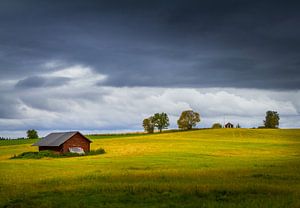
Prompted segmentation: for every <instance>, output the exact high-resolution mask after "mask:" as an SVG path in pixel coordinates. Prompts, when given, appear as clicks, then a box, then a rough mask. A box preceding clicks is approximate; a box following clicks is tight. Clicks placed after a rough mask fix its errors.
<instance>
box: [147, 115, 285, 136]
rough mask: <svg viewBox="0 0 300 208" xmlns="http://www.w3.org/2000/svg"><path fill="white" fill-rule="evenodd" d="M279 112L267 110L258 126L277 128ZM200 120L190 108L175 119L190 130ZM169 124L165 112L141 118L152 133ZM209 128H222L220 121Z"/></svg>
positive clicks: (180, 125)
mask: <svg viewBox="0 0 300 208" xmlns="http://www.w3.org/2000/svg"><path fill="white" fill-rule="evenodd" d="M279 120H280V117H279V114H278V113H277V112H276V111H267V112H266V116H265V120H264V121H263V122H264V126H262V127H259V128H278V126H279ZM199 122H200V114H199V113H198V112H194V111H192V110H186V111H183V112H182V113H181V115H180V117H179V119H178V120H177V125H178V128H179V129H182V130H190V129H192V128H193V127H195V126H196V125H197V123H199ZM169 125H170V122H169V117H168V115H167V113H164V112H162V113H155V114H154V115H153V116H150V117H148V118H145V119H144V120H143V127H144V130H145V131H146V132H148V133H153V132H154V130H155V128H157V130H158V131H159V132H162V130H163V129H166V128H168V126H169ZM211 128H223V126H222V125H221V124H220V123H214V124H213V125H212V127H211ZM236 128H241V126H240V125H239V124H237V125H236Z"/></svg>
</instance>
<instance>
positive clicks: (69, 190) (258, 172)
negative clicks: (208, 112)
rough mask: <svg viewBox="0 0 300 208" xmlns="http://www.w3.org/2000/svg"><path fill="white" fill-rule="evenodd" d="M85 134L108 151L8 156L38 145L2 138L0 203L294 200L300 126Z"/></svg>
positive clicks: (299, 202)
mask: <svg viewBox="0 0 300 208" xmlns="http://www.w3.org/2000/svg"><path fill="white" fill-rule="evenodd" d="M103 137H104V138H105V139H101V138H103ZM89 138H91V139H92V140H93V143H92V149H98V148H100V147H101V148H104V149H105V151H106V154H103V155H95V156H88V157H76V158H42V159H39V160H34V159H22V160H10V159H9V158H10V157H11V156H13V155H14V154H20V153H22V152H26V151H36V149H35V148H36V147H32V146H30V144H20V145H4V146H0V176H1V177H0V207H295V208H296V207H300V130H299V129H295V130H292V129H289V130H281V129H274V130H270V129H215V130H211V129H208V130H199V131H191V132H174V133H163V134H153V135H143V136H127V137H124V136H120V137H118V136H113V137H109V138H107V136H89ZM0 142H1V141H0Z"/></svg>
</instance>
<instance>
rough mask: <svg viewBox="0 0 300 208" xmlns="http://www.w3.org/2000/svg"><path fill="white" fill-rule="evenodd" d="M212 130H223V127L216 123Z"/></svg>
mask: <svg viewBox="0 0 300 208" xmlns="http://www.w3.org/2000/svg"><path fill="white" fill-rule="evenodd" d="M211 128H213V129H220V128H222V125H221V124H220V123H214V124H213V125H212V127H211Z"/></svg>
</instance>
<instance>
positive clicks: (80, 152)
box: [69, 147, 84, 155]
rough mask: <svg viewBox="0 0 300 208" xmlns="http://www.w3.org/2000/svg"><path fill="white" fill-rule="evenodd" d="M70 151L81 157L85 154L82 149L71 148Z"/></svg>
mask: <svg viewBox="0 0 300 208" xmlns="http://www.w3.org/2000/svg"><path fill="white" fill-rule="evenodd" d="M69 151H70V152H72V153H77V154H80V155H82V154H84V151H83V149H82V148H81V147H70V148H69Z"/></svg>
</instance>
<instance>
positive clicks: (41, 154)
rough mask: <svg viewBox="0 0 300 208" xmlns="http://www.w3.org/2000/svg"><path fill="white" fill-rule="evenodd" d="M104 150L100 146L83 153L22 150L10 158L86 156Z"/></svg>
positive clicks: (103, 151)
mask: <svg viewBox="0 0 300 208" xmlns="http://www.w3.org/2000/svg"><path fill="white" fill-rule="evenodd" d="M104 153H105V150H104V149H102V148H100V149H96V150H91V151H90V152H87V153H86V154H84V155H81V154H77V153H72V152H67V153H64V154H57V153H55V152H53V151H50V150H43V151H40V152H23V153H21V154H19V155H14V156H12V157H11V158H10V159H21V158H24V159H41V158H43V157H51V158H64V157H82V156H88V155H100V154H104Z"/></svg>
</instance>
